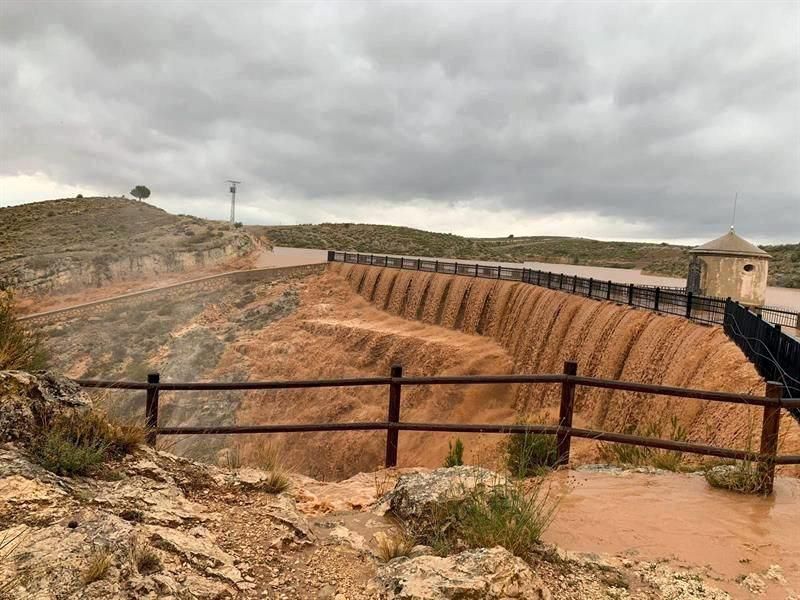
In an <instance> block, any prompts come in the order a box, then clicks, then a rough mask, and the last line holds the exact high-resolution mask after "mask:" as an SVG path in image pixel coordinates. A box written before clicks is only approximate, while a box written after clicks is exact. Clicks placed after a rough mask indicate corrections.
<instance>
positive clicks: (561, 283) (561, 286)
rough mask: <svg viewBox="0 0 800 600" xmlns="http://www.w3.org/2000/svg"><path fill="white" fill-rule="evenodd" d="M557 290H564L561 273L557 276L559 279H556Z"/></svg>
mask: <svg viewBox="0 0 800 600" xmlns="http://www.w3.org/2000/svg"><path fill="white" fill-rule="evenodd" d="M558 289H560V290H563V289H564V274H563V273H561V274H560V275H559V279H558Z"/></svg>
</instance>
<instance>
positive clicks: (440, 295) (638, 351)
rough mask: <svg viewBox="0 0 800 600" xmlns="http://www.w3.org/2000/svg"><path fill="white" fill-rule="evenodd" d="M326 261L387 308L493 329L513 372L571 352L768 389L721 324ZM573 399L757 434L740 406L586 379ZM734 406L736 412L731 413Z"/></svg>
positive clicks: (632, 368)
mask: <svg viewBox="0 0 800 600" xmlns="http://www.w3.org/2000/svg"><path fill="white" fill-rule="evenodd" d="M331 269H332V270H333V271H334V272H338V273H339V274H340V275H341V276H343V277H344V278H345V279H346V280H347V281H348V282H349V283H350V285H351V286H352V287H353V289H354V290H355V291H357V292H358V293H359V294H360V295H361V296H363V297H364V298H366V299H368V300H370V301H371V302H372V303H374V304H375V305H377V307H379V308H382V309H384V310H386V311H387V312H389V313H392V314H396V315H399V316H402V317H404V318H406V319H414V320H419V321H422V322H424V323H429V324H434V325H440V326H443V327H447V328H451V329H456V330H459V331H462V332H464V333H471V334H480V335H484V336H489V337H491V338H493V339H494V340H495V341H496V342H497V343H499V345H500V346H501V347H503V348H505V349H506V351H507V352H508V353H509V355H510V357H511V359H512V361H513V370H514V372H517V373H558V372H561V370H562V368H563V362H564V361H565V360H575V361H577V362H578V372H579V373H580V374H582V375H587V376H593V377H602V378H608V379H621V380H627V381H636V382H644V383H655V384H663V385H670V386H679V387H691V388H700V389H712V390H720V391H735V392H742V393H751V394H763V392H764V382H763V380H762V379H761V378H760V377H759V376H758V374H757V373H756V371H755V369H754V368H753V366H752V365H751V364H750V363H749V362H748V361H747V359H746V358H745V357H744V355H743V354H742V353H741V351H740V350H739V349H738V348H737V347H736V346H735V344H733V343H732V342H731V341H730V340H729V339H728V338H727V336H726V335H725V333H724V332H723V331H722V329H721V328H719V327H707V326H702V325H698V324H696V323H692V322H690V321H688V320H686V319H683V318H680V317H674V316H667V315H661V314H657V313H653V312H649V311H645V310H636V309H632V308H630V307H627V306H620V305H617V304H615V303H612V302H599V301H594V300H588V299H586V298H582V297H579V296H574V295H570V294H566V293H562V292H558V291H554V290H548V289H546V288H541V287H537V286H533V285H529V284H524V283H518V282H509V281H500V280H491V279H481V278H470V277H464V276H453V275H442V274H434V273H424V272H419V271H402V270H397V269H391V268H380V267H370V266H365V265H351V264H334V265H332V266H331ZM557 398H558V389H557V386H525V385H520V386H518V388H517V393H516V401H515V405H516V406H515V407H516V409H517V411H518V412H520V413H521V414H525V413H529V412H534V411H536V410H537V409H541V408H543V407H548V406H550V407H552V406H553V405H554V404H556V403H557ZM576 406H577V408H578V413H579V415H580V419H581V420H582V421H583V422H584V423H587V424H590V425H591V426H596V427H601V428H604V429H608V430H619V429H620V428H623V427H626V426H632V425H635V424H636V423H637V422H640V421H642V422H644V421H647V420H648V419H652V418H654V417H663V416H664V415H666V414H670V415H671V414H675V415H678V416H679V418H680V420H681V422H682V423H683V424H684V426H686V427H687V428H688V430H689V437H690V438H691V439H698V440H702V441H705V442H708V443H715V444H731V443H736V442H738V443H741V442H742V441H743V438H744V437H753V436H751V435H749V434H754V435H756V436H757V434H758V427H757V426H754V424H755V423H757V421H758V418H757V417H758V415H759V414H760V413H759V411H757V410H756V409H750V408H746V407H741V406H733V405H727V404H721V403H714V402H702V401H692V400H683V399H677V398H669V399H667V398H654V397H652V396H651V395H648V394H641V393H634V392H621V391H612V390H601V389H590V388H579V390H578V393H577V404H576ZM734 414H736V415H739V416H738V417H736V418H735V419H734V418H731V416H732V415H734ZM742 416H744V417H745V418H742Z"/></svg>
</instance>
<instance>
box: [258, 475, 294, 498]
mask: <svg viewBox="0 0 800 600" xmlns="http://www.w3.org/2000/svg"><path fill="white" fill-rule="evenodd" d="M291 483H292V482H291V480H290V479H289V476H288V475H286V473H285V472H284V471H283V470H281V469H276V470H273V471H270V472H269V473H267V478H266V479H265V480H264V481H263V482H262V483H261V485H260V486H259V489H261V490H263V491H265V492H266V493H268V494H280V493H281V492H285V491H286V490H288V489H289V487H290V486H291Z"/></svg>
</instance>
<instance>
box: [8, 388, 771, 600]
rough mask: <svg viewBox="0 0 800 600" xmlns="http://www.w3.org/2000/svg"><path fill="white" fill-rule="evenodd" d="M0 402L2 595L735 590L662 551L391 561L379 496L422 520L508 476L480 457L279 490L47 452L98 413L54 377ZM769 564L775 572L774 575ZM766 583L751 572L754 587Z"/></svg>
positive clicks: (531, 597)
mask: <svg viewBox="0 0 800 600" xmlns="http://www.w3.org/2000/svg"><path fill="white" fill-rule="evenodd" d="M0 408H2V412H1V413H0V418H1V419H2V420H0V423H2V429H0V598H3V600H6V598H8V599H9V600H23V599H25V600H28V599H36V600H50V599H53V600H55V599H58V600H78V599H81V600H83V599H103V600H111V599H115V600H116V599H125V600H133V599H140V598H144V599H148V600H155V599H164V600H178V599H208V600H211V599H220V598H243V599H253V600H255V599H260V600H264V599H280V600H301V599H302V600H306V599H311V598H318V599H322V600H324V599H328V600H377V599H380V600H478V599H481V600H512V599H523V598H524V599H526V600H550V598H565V599H576V600H577V599H580V600H584V599H592V598H598V599H599V598H608V597H613V598H621V599H628V598H630V599H631V600H657V599H661V598H669V599H670V600H689V599H712V600H725V599H726V598H728V595H727V594H725V593H724V592H721V591H719V590H716V589H714V588H712V587H710V586H707V585H706V584H705V583H704V582H703V581H702V579H701V578H700V577H699V576H698V575H696V574H693V573H684V572H675V571H673V570H671V569H670V568H669V567H668V566H667V565H664V564H655V563H646V562H637V561H632V560H628V559H625V560H622V561H620V560H616V561H605V560H601V559H591V560H589V559H586V558H583V557H581V556H579V555H568V554H565V553H560V552H558V551H556V550H555V549H549V550H548V549H545V548H542V551H541V553H540V554H541V556H539V555H537V554H536V552H532V553H530V555H526V556H524V557H519V556H514V555H513V554H512V553H511V552H509V551H508V550H506V549H504V548H502V547H499V546H498V547H493V548H470V549H466V550H463V551H460V552H457V551H454V552H456V553H454V554H452V555H450V556H436V555H434V550H433V548H430V547H427V546H422V545H416V546H413V547H410V548H408V549H407V550H406V551H403V552H399V553H398V554H401V555H399V556H397V557H395V558H392V557H389V556H386V555H385V554H384V553H382V552H380V549H379V547H378V546H379V545H380V541H381V540H383V541H384V542H385V541H386V540H387V539H388V538H389V537H390V536H391V535H393V534H395V533H396V529H395V528H396V526H397V524H396V522H395V521H394V520H393V518H386V517H384V516H382V515H383V512H384V511H383V510H381V509H379V508H378V507H383V508H387V507H388V508H389V509H391V511H392V512H394V513H395V515H396V516H399V517H400V518H401V519H403V520H405V521H407V522H409V521H415V520H417V522H418V523H419V522H420V521H419V520H422V522H423V523H424V522H425V519H426V516H427V515H429V514H430V512H431V511H435V510H437V507H438V506H439V505H440V504H441V503H447V502H453V501H458V498H459V495H461V497H464V496H465V495H467V494H470V493H471V492H472V491H474V490H475V489H476V488H477V487H478V486H482V487H492V486H496V485H506V484H507V482H505V480H504V479H503V478H502V477H501V476H500V475H498V474H496V473H492V472H491V471H487V470H485V469H481V468H476V467H457V468H451V469H437V470H434V471H425V470H420V469H416V470H414V471H413V472H409V471H405V472H400V473H398V472H394V471H391V472H382V473H381V474H380V476H379V474H375V475H369V474H362V475H358V476H356V477H353V478H351V479H350V480H347V481H342V482H338V483H331V484H326V483H324V482H319V481H315V480H311V479H309V478H307V477H302V476H291V479H292V488H291V489H290V490H288V491H286V492H283V493H279V494H274V493H269V490H270V489H272V488H271V487H270V485H268V480H269V478H268V477H267V475H266V474H265V473H263V472H262V471H259V470H258V469H250V468H242V469H235V470H231V469H221V468H218V467H215V466H211V465H206V464H201V463H197V462H193V461H191V460H188V459H185V458H180V457H177V456H173V455H171V454H168V453H165V452H160V451H156V450H154V449H152V448H148V447H139V448H137V449H135V450H134V451H133V452H131V453H129V454H127V455H125V456H124V457H122V458H119V457H117V458H112V459H108V460H107V461H106V463H105V464H103V465H102V468H100V469H98V470H97V471H92V475H91V476H80V477H79V476H72V477H65V476H60V475H57V474H55V473H53V472H50V471H48V470H46V469H45V468H43V467H42V466H41V465H40V464H38V463H37V460H36V458H35V456H36V454H35V453H34V452H31V450H30V448H31V447H32V446H31V445H30V442H31V436H35V435H41V434H42V432H43V431H46V423H47V422H48V420H51V419H53V418H55V417H57V416H58V415H60V414H63V413H65V412H67V411H89V410H92V406H91V402H90V401H89V400H88V398H87V397H86V396H84V395H83V394H82V393H81V392H80V390H79V389H78V388H77V387H76V386H75V385H74V384H73V383H71V382H69V381H67V380H64V379H61V378H59V377H57V376H55V375H50V374H39V375H31V374H27V373H18V372H13V373H12V372H5V373H2V372H0ZM43 425H44V426H45V428H44V429H42V426H43ZM395 478H396V482H395V484H394V488H393V489H392V490H391V491H390V492H389V493H388V494H387V493H385V492H386V488H387V487H390V486H389V485H384V484H386V482H387V481H394V480H395ZM381 481H382V482H383V484H381V485H379V482H381ZM379 490H380V492H379ZM402 554H407V556H402ZM548 556H550V557H551V558H549V559H548V558H547V557H548ZM553 556H555V557H557V560H552V557H553ZM776 569H777V568H776ZM774 571H775V572H774V573H772V575H770V574H766V575H765V576H764V577H765V578H768V577H769V578H770V579H769V581H773V580H774V581H779V580H780V579H781V578H782V575H781V573H780V571H779V570H774ZM766 580H767V579H763V580H762V579H758V577H757V576H756V575H754V576H753V577H751V578H750V579H749V581H748V585H749V586H750V587H751V588H753V589H755V588H756V587H758V585H759V582H762V581H766ZM629 582H630V584H629ZM765 585H766V584H765ZM762 587H763V586H762Z"/></svg>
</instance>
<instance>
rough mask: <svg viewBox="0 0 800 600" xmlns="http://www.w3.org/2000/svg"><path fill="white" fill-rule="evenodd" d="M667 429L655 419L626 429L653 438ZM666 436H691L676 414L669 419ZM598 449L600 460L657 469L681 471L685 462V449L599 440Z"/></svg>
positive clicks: (670, 437) (671, 438)
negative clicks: (601, 442) (682, 450)
mask: <svg viewBox="0 0 800 600" xmlns="http://www.w3.org/2000/svg"><path fill="white" fill-rule="evenodd" d="M664 431H665V426H664V423H663V421H654V422H650V423H644V424H641V423H640V424H638V425H636V426H629V427H626V428H625V430H624V433H627V434H632V435H639V436H643V437H650V438H664ZM667 437H668V439H670V440H673V441H678V442H685V441H686V440H687V438H688V434H687V431H686V428H685V427H683V426H682V425H681V424H680V423H678V418H677V417H675V416H673V417H672V418H671V419H670V421H669V432H668V434H667ZM599 452H600V458H601V460H603V461H605V462H607V463H610V464H616V465H628V466H634V467H643V466H650V467H655V468H656V469H664V470H665V471H679V470H681V466H682V464H683V452H679V451H676V450H662V449H660V448H646V447H644V446H633V445H631V444H617V443H610V444H600V448H599Z"/></svg>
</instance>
